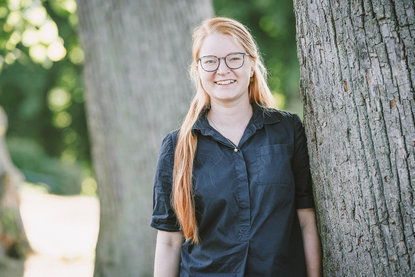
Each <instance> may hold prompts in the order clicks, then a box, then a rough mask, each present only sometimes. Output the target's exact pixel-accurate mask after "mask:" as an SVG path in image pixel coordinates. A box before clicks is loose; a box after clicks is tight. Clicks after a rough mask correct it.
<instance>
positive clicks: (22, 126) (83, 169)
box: [0, 0, 302, 195]
mask: <svg viewBox="0 0 415 277" xmlns="http://www.w3.org/2000/svg"><path fill="white" fill-rule="evenodd" d="M213 6H214V10H215V12H216V15H218V16H227V17H232V18H235V19H237V20H239V21H240V22H242V23H243V24H245V25H246V26H247V27H248V28H249V29H250V30H251V32H252V34H253V35H254V38H255V39H256V41H257V43H258V45H259V48H260V50H261V53H262V56H263V59H264V62H265V65H266V67H267V68H268V71H269V74H270V75H269V80H268V81H269V85H270V88H271V90H272V92H273V94H274V96H275V98H276V100H277V105H278V108H280V109H285V110H288V111H291V112H295V113H298V114H300V115H302V105H301V101H300V94H299V81H298V80H299V66H298V61H297V56H296V43H295V18H294V13H293V7H292V2H291V1H283V0H256V1H236V0H228V1H220V0H214V1H213ZM77 24H78V19H77V16H76V2H75V0H49V1H45V0H43V1H41V0H1V1H0V25H1V32H0V106H2V107H3V108H4V110H5V111H6V114H7V116H8V121H9V127H8V131H7V136H6V139H7V145H8V148H9V151H10V155H11V157H12V160H13V162H14V163H15V165H16V166H17V167H18V168H19V169H20V170H21V171H22V172H23V173H24V175H25V177H26V180H27V181H28V182H31V183H36V184H39V185H42V186H45V187H46V188H47V189H48V190H49V191H50V192H51V193H55V194H62V195H67V194H78V193H82V194H95V192H96V183H95V181H94V178H93V172H92V165H91V155H90V145H89V140H88V131H87V126H86V117H85V106H84V102H85V99H84V91H83V83H82V64H83V62H84V54H83V51H82V48H81V46H80V43H79V40H78V37H77V33H76V28H77Z"/></svg>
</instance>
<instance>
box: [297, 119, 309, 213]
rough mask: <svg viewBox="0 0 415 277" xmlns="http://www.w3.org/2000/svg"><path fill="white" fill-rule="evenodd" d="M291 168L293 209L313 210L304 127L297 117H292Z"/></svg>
mask: <svg viewBox="0 0 415 277" xmlns="http://www.w3.org/2000/svg"><path fill="white" fill-rule="evenodd" d="M292 168H293V173H294V180H295V207H296V208H297V209H305V208H314V198H313V188H312V181H311V173H310V162H309V157H308V150H307V140H306V136H305V133H304V127H303V124H302V122H301V119H300V118H299V117H298V115H295V116H294V157H293V161H292Z"/></svg>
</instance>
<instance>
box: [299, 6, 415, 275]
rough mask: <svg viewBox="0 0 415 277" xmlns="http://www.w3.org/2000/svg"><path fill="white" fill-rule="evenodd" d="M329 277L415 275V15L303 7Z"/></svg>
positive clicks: (311, 129) (303, 59)
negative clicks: (414, 273)
mask: <svg viewBox="0 0 415 277" xmlns="http://www.w3.org/2000/svg"><path fill="white" fill-rule="evenodd" d="M294 2H295V3H294V4H295V13H296V20H297V45H298V58H299V61H300V67H301V92H302V96H303V101H304V121H305V126H306V133H307V136H308V144H309V145H308V147H309V152H310V162H311V167H312V175H313V181H314V185H315V197H316V205H317V211H318V216H319V227H320V232H321V237H322V244H323V250H324V272H325V273H326V276H413V275H412V274H413V272H414V270H415V237H414V233H415V202H414V201H415V200H414V186H415V160H414V147H415V127H414V122H415V120H414V116H415V115H414V112H415V100H414V84H415V43H414V42H415V16H414V13H415V9H414V5H415V4H414V1H411V0H408V1H407V0H401V1H390V0H385V1H381V0H359V1H350V0H348V1H339V0H338V1H335V0H313V1H299V0H295V1H294Z"/></svg>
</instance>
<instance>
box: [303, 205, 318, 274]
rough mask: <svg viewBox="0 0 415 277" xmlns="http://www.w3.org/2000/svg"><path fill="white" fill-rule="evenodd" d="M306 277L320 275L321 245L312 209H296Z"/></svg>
mask: <svg viewBox="0 0 415 277" xmlns="http://www.w3.org/2000/svg"><path fill="white" fill-rule="evenodd" d="M297 215H298V219H299V221H300V227H301V232H302V235H303V243H304V253H305V261H306V267H307V276H308V277H320V276H321V247H320V237H319V235H318V231H317V224H316V216H315V212H314V209H311V208H310V209H298V210H297Z"/></svg>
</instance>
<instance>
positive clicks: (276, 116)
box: [262, 108, 301, 123]
mask: <svg viewBox="0 0 415 277" xmlns="http://www.w3.org/2000/svg"><path fill="white" fill-rule="evenodd" d="M262 110H263V114H264V117H265V119H266V120H267V119H268V120H274V121H277V122H278V121H279V122H285V123H298V122H300V123H301V119H300V117H299V116H298V115H297V114H295V113H291V112H288V111H283V110H280V109H276V108H262Z"/></svg>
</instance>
